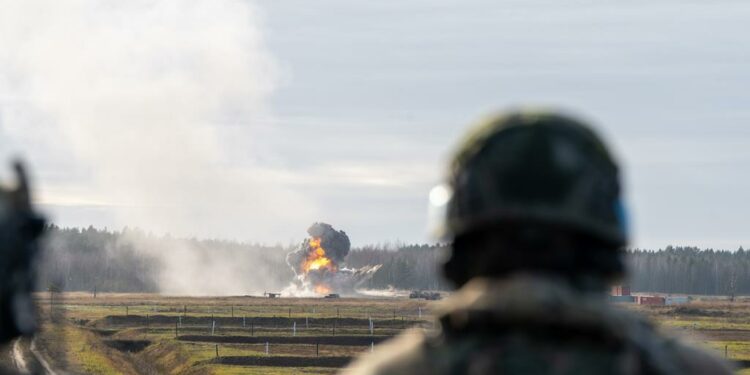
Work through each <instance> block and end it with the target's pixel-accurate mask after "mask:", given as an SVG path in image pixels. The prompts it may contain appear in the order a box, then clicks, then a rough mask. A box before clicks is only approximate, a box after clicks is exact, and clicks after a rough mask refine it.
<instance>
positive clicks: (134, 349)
mask: <svg viewBox="0 0 750 375" xmlns="http://www.w3.org/2000/svg"><path fill="white" fill-rule="evenodd" d="M104 344H105V345H107V346H109V347H110V348H113V349H117V350H119V351H121V352H129V353H138V352H140V351H141V350H143V349H146V347H148V346H149V345H151V341H148V340H104Z"/></svg>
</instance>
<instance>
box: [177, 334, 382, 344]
mask: <svg viewBox="0 0 750 375" xmlns="http://www.w3.org/2000/svg"><path fill="white" fill-rule="evenodd" d="M390 337H391V336H296V337H294V336H209V335H185V336H180V337H178V338H177V339H178V340H180V341H197V342H213V343H222V344H264V343H270V344H309V345H315V344H321V345H341V346H369V345H371V344H372V343H375V344H378V343H380V342H381V341H383V340H387V339H389V338H390Z"/></svg>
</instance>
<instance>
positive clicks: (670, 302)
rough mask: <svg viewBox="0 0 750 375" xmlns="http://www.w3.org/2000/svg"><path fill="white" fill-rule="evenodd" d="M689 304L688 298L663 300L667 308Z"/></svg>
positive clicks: (668, 297) (671, 297) (672, 297)
mask: <svg viewBox="0 0 750 375" xmlns="http://www.w3.org/2000/svg"><path fill="white" fill-rule="evenodd" d="M688 302H690V297H688V296H666V297H665V298H664V304H665V305H667V306H673V305H682V304H686V303H688Z"/></svg>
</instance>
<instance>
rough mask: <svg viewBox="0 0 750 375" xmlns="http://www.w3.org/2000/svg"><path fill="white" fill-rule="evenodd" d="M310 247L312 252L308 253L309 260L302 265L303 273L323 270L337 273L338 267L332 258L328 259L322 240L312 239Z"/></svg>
mask: <svg viewBox="0 0 750 375" xmlns="http://www.w3.org/2000/svg"><path fill="white" fill-rule="evenodd" d="M309 245H310V248H311V249H312V251H310V252H309V253H308V255H307V259H305V262H304V263H303V264H302V271H304V272H305V274H307V273H308V272H310V271H314V270H319V269H321V268H323V269H327V270H328V271H330V272H336V270H337V267H336V265H335V264H333V262H332V261H331V259H330V258H328V257H326V250H325V249H324V248H323V247H322V246H320V238H311V239H310V242H309Z"/></svg>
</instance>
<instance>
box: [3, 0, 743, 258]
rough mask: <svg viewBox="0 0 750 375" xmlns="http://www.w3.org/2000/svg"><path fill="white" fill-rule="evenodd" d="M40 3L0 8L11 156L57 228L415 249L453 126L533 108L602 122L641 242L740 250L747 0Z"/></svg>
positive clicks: (457, 129) (6, 143)
mask: <svg viewBox="0 0 750 375" xmlns="http://www.w3.org/2000/svg"><path fill="white" fill-rule="evenodd" d="M31 3H34V4H37V8H27V7H25V6H17V7H16V6H13V5H11V2H10V1H8V2H6V1H2V0H0V4H3V9H6V10H7V9H10V8H12V10H13V11H14V12H16V13H15V14H13V12H4V13H5V14H11V15H8V16H5V17H6V18H5V19H3V18H1V17H3V16H0V21H4V22H2V23H3V24H6V25H5V26H0V27H4V29H0V32H2V33H0V34H2V35H3V36H0V42H2V43H5V44H6V47H8V45H10V46H11V47H10V48H4V50H6V52H4V53H0V85H2V86H5V87H4V88H2V89H0V137H1V138H2V140H0V146H2V147H3V155H14V154H19V153H20V154H22V155H24V157H25V158H26V159H27V160H29V161H30V164H31V165H32V168H33V170H34V175H35V177H36V181H37V185H38V186H39V188H40V194H38V200H39V202H40V203H42V204H43V206H44V209H45V211H46V212H48V213H49V214H50V215H51V216H52V218H53V220H54V221H55V222H56V223H59V224H61V225H69V226H87V225H89V224H91V225H94V226H98V227H104V226H107V227H110V228H119V227H122V226H123V225H130V226H140V227H143V228H145V229H152V230H154V231H157V232H172V233H175V234H178V235H198V236H201V237H222V238H233V239H240V240H258V241H264V242H277V241H278V242H282V243H288V242H290V241H298V240H300V239H301V238H302V237H303V236H304V235H305V232H304V230H305V229H306V226H307V225H308V224H309V223H311V222H312V221H316V220H322V221H326V222H329V223H331V224H333V225H334V226H335V227H337V228H340V229H343V230H345V231H347V232H348V233H349V235H350V237H351V239H352V241H353V243H354V244H355V245H361V244H365V243H377V242H384V241H396V240H401V241H407V242H412V241H420V242H422V241H427V240H428V238H427V236H426V230H425V228H426V206H427V199H426V197H427V193H428V191H429V189H430V187H431V186H433V185H435V184H436V183H438V182H440V180H441V177H442V172H443V164H444V161H445V160H446V158H447V157H448V155H449V152H450V150H451V149H452V147H453V146H454V145H455V142H456V139H457V137H459V136H460V135H461V134H462V132H463V131H465V130H466V128H467V126H469V125H470V124H471V123H472V122H474V121H476V120H477V119H478V118H480V117H482V116H485V115H487V114H490V113H493V112H495V111H498V110H501V109H503V108H507V107H509V106H514V105H520V104H533V105H548V106H557V107H562V108H565V109H567V110H570V111H573V112H574V113H578V114H581V115H582V116H584V117H585V118H587V119H590V120H592V121H593V122H594V123H595V124H597V125H598V126H599V130H600V132H601V133H602V134H603V135H604V136H605V138H606V139H607V140H608V142H609V143H610V144H611V145H612V146H613V148H614V150H615V153H616V155H617V156H618V158H619V160H620V161H621V162H622V164H623V165H624V171H625V180H626V193H627V198H628V201H629V203H630V206H631V214H632V221H633V232H634V233H633V245H634V246H640V247H647V248H659V247H664V246H666V245H668V244H674V245H697V246H701V247H714V248H725V249H736V248H737V247H738V246H740V245H743V246H745V247H747V246H748V245H750V234H749V232H748V225H747V223H748V221H747V216H748V209H747V208H748V201H749V200H748V191H750V176H748V175H747V174H746V173H745V171H747V170H748V166H750V147H748V146H750V126H749V123H750V109H748V103H750V93H749V92H748V85H749V84H750V69H748V67H749V66H750V49H749V48H747V46H748V35H750V26H749V25H750V24H748V22H747V20H748V19H750V4H747V3H746V2H743V1H713V2H707V1H693V2H690V1H662V2H654V1H629V2H616V1H578V2H572V3H575V4H576V6H573V5H572V4H571V2H566V3H565V5H562V4H560V2H558V1H528V0H524V1H503V2H499V1H446V0H429V1H410V2H402V1H380V2H352V1H345V0H336V1H316V2H315V4H314V5H313V4H312V3H311V2H309V1H302V0H288V1H263V2H257V3H244V2H241V1H234V0H224V1H217V2H216V4H218V5H216V6H209V7H205V6H203V7H199V8H200V9H195V8H196V7H195V6H192V5H185V4H184V3H180V2H175V1H168V0H167V1H142V2H133V3H135V4H137V5H132V6H131V5H125V6H121V5H117V4H119V2H117V1H112V2H106V1H105V2H103V3H104V4H108V5H109V7H106V6H101V5H96V4H100V3H94V2H89V1H86V0H80V1H77V2H73V3H74V4H75V6H65V5H62V6H60V5H55V7H58V8H59V7H62V9H55V10H54V11H52V10H50V11H48V12H44V11H43V12H41V13H42V15H41V16H40V12H39V10H40V9H45V10H46V9H47V5H50V4H54V3H56V2H45V1H32V2H31ZM160 4H161V5H160ZM163 4H167V5H163ZM162 5H163V6H162ZM120 7H122V8H123V9H120ZM191 7H192V8H191ZM155 8H157V11H155V10H154V9H155ZM81 14H83V16H81ZM56 17H57V18H59V17H66V18H65V19H66V20H68V21H65V22H62V23H59V22H58V23H56V22H57V21H59V20H57V18H56ZM12 19H20V20H21V21H18V22H16V23H15V24H14V23H13V22H11V21H12ZM71 19H72V21H70V20H71ZM7 24H11V26H7ZM14 25H15V26H14ZM37 28H38V29H37ZM69 30H73V31H70V33H68V31H69ZM79 39H80V40H79ZM81 40H83V41H85V42H81ZM155 41H157V42H158V43H157V42H155ZM61 43H62V46H63V47H57V46H60V44H61ZM28 45H31V46H32V47H33V46H36V47H33V48H32V47H28ZM52 46H55V47H52ZM82 46H83V47H82ZM143 46H145V47H143ZM52 48H58V50H56V51H55V54H54V58H51V57H50V56H48V55H46V53H48V51H49V50H50V49H52ZM162 50H167V51H170V54H163V53H162V52H161V51H162ZM101 51H105V52H106V53H105V52H101ZM248 51H249V52H248ZM19 56H21V57H19ZM81 56H83V57H81ZM186 61H187V62H186ZM196 61H198V62H196ZM132 65H136V66H139V68H132ZM81 66H83V67H81ZM103 67H107V68H106V69H105V68H103ZM110 67H114V68H110ZM120 67H122V69H120ZM139 69H140V70H139ZM175 70H176V71H178V73H181V74H182V76H181V75H180V74H175V73H174V71H175ZM125 71H126V72H127V74H124V73H122V72H125ZM196 72H197V73H196ZM112 76H116V77H118V78H117V79H111V77H112ZM173 76H177V78H174V80H172V78H173ZM165 77H167V78H165ZM195 77H199V78H195ZM49 82H53V83H54V85H53V84H51V83H49ZM174 82H177V83H174ZM217 82H218V83H217ZM80 87H84V89H80ZM113 87H117V88H113ZM119 87H127V90H126V89H122V90H120V89H119ZM248 87H249V88H248ZM94 89H96V90H94ZM68 90H70V91H73V92H74V93H75V92H77V91H78V90H81V91H82V92H80V93H75V94H69V91H68ZM50 92H52V93H53V94H49V93H50ZM185 92H187V94H185V95H183V93H185ZM176 94H177V95H178V96H179V98H178V99H174V102H172V100H173V98H174V97H175V95H176ZM143 97H145V98H146V99H143ZM136 98H137V99H136ZM164 102H169V103H167V104H166V105H167V107H166V108H167V109H162V108H164V107H162V106H159V105H158V104H157V103H164ZM61 103H63V104H61ZM113 103H114V104H113ZM91 108H95V110H91ZM142 108H146V110H142ZM141 112H143V113H141ZM162 112H164V113H162ZM87 123H90V125H80V124H87ZM105 123H106V124H105ZM110 123H112V124H114V125H110ZM134 123H143V124H147V125H142V126H141V125H139V126H131V125H130V124H134ZM113 129H114V130H116V131H113ZM112 134H118V135H117V136H113V135H112ZM150 142H151V143H153V144H151V145H150V146H149V144H150ZM144 144H145V145H146V146H143V145H144ZM196 150H197V151H196ZM185 154H189V155H188V156H185ZM173 167H174V168H173ZM172 170H179V171H180V172H179V173H172V172H171V171H172ZM214 170H218V171H219V172H207V171H214ZM164 176H168V177H164ZM141 197H143V199H142V200H141ZM162 199H163V201H162ZM178 206H180V207H179V208H177V207H178ZM182 206H184V207H186V208H183V207H182Z"/></svg>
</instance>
